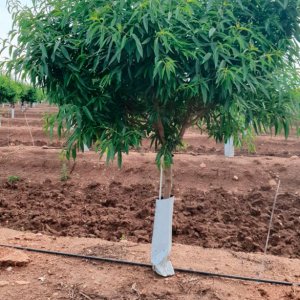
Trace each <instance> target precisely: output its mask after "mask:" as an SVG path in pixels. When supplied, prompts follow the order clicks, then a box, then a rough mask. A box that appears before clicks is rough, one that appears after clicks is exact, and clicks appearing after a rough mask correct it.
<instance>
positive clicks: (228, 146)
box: [224, 137, 234, 157]
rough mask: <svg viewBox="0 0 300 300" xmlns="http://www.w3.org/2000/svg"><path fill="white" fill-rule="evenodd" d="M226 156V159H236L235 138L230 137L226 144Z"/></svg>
mask: <svg viewBox="0 0 300 300" xmlns="http://www.w3.org/2000/svg"><path fill="white" fill-rule="evenodd" d="M224 155H225V156H226V157H234V145H233V137H230V138H229V139H228V140H227V143H226V144H224Z"/></svg>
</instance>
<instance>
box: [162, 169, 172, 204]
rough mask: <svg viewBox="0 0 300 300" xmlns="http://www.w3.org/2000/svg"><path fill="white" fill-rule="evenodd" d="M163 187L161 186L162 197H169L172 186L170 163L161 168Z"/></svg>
mask: <svg viewBox="0 0 300 300" xmlns="http://www.w3.org/2000/svg"><path fill="white" fill-rule="evenodd" d="M163 179H164V180H163V188H162V197H163V199H169V198H170V197H171V194H172V186H173V172H172V165H170V166H169V167H166V168H164V170H163Z"/></svg>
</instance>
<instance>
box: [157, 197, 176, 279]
mask: <svg viewBox="0 0 300 300" xmlns="http://www.w3.org/2000/svg"><path fill="white" fill-rule="evenodd" d="M173 206H174V197H171V198H169V199H163V200H156V207H155V216H154V226H153V236H152V249H151V263H152V266H153V270H154V271H155V272H156V273H157V274H158V275H161V276H164V277H167V276H172V275H174V274H175V272H174V269H173V266H172V263H171V261H170V260H169V255H170V252H171V248H172V221H173Z"/></svg>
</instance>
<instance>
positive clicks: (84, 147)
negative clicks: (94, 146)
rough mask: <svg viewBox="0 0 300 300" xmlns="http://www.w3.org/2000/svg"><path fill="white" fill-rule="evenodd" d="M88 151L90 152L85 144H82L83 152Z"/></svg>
mask: <svg viewBox="0 0 300 300" xmlns="http://www.w3.org/2000/svg"><path fill="white" fill-rule="evenodd" d="M89 151H90V149H89V147H88V146H87V145H86V144H84V145H83V152H89Z"/></svg>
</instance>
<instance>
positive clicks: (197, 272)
mask: <svg viewBox="0 0 300 300" xmlns="http://www.w3.org/2000/svg"><path fill="white" fill-rule="evenodd" d="M0 247H5V248H12V249H18V250H23V251H29V252H35V253H42V254H50V255H58V256H66V257H73V258H80V259H88V260H95V261H102V262H107V263H116V264H123V265H131V266H138V267H146V268H152V265H151V264H146V263H140V262H134V261H128V260H120V259H114V258H104V257H97V256H88V255H80V254H73V253H67V252H60V251H51V250H42V249H34V248H28V247H21V246H13V245H4V244H0ZM175 271H177V272H182V273H189V274H194V275H200V276H206V277H216V278H225V279H234V280H243V281H252V282H258V283H268V284H274V285H284V286H300V283H298V282H288V281H280V280H271V279H262V278H254V277H245V276H240V275H230V274H219V273H211V272H203V271H198V270H192V269H184V268H175Z"/></svg>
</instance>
